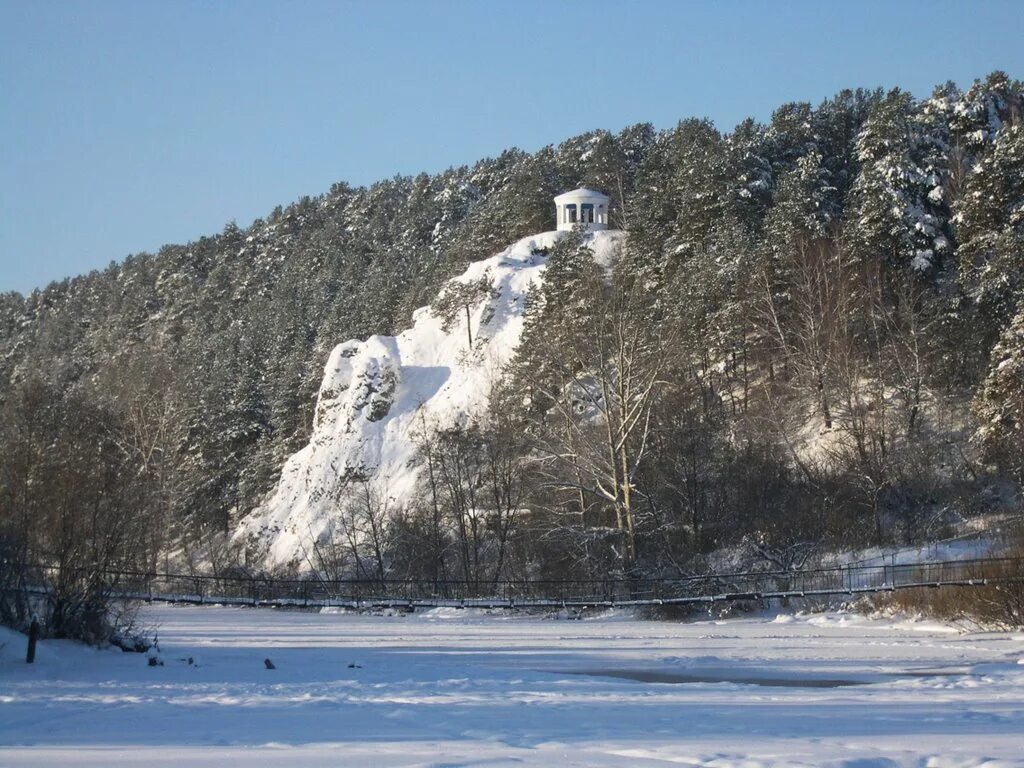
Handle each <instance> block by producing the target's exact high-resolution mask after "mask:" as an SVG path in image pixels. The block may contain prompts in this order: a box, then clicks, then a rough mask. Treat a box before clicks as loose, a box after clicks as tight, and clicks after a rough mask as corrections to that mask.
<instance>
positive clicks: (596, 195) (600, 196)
mask: <svg viewBox="0 0 1024 768" xmlns="http://www.w3.org/2000/svg"><path fill="white" fill-rule="evenodd" d="M580 198H591V199H596V200H603V201H605V202H606V203H607V202H608V195H606V194H605V193H604V192H598V191H597V190H596V189H588V188H587V187H580V188H578V189H571V190H569V191H568V192H563V193H562V194H560V195H558V196H557V197H555V202H556V203H560V202H562V201H563V200H578V199H580Z"/></svg>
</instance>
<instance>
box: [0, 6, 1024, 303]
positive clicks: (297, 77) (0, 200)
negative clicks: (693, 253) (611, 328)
mask: <svg viewBox="0 0 1024 768" xmlns="http://www.w3.org/2000/svg"><path fill="white" fill-rule="evenodd" d="M1022 40H1024V0H1005V1H1004V2H997V1H995V0H991V1H987V2H968V1H967V0H964V1H962V2H943V1H940V0H932V1H928V2H926V1H924V0H922V1H921V2H917V3H910V2H895V1H890V2H881V1H879V2H839V1H838V0H836V1H832V0H815V2H781V1H780V2H774V1H773V2H768V1H767V0H764V1H758V2H740V1H738V0H733V1H731V2H710V0H709V1H708V2H702V3H697V2H692V3H691V2H683V1H682V0H668V1H666V2H655V1H654V0H652V1H651V2H639V1H630V0H617V1H614V2H611V1H609V2H606V1H605V0H589V1H588V2H583V1H581V0H557V2H540V0H504V1H501V2H499V1H497V0H493V1H492V0H478V1H474V2H470V1H468V0H466V1H464V2H457V1H456V0H433V2H425V1H419V2H397V1H395V2H391V1H388V0H383V1H381V2H354V1H352V2H344V1H343V0H325V1H323V2H318V1H317V0H302V1H301V2H297V1H295V2H293V1H287V0H278V1H277V2H266V1H264V0H244V1H243V0H222V1H220V2H213V1H212V0H174V2H163V1H161V2H157V1H156V0H131V1H130V2H109V1H107V0H76V1H75V2H66V3H65V2H53V1H50V0H46V1H44V0H0V291H6V290H19V291H22V292H24V291H27V290H29V289H31V288H33V287H35V286H39V285H43V284H45V283H46V282H48V281H50V280H53V279H59V278H61V277H64V276H66V275H70V274H77V273H81V272H84V271H88V270H90V269H94V268H97V267H102V266H105V265H106V264H107V263H109V262H110V261H111V260H119V259H122V258H123V257H124V256H126V255H128V254H129V253H134V252H139V251H144V250H150V251H152V250H155V249H157V248H158V247H159V246H160V245H161V244H163V243H166V242H184V241H187V240H190V239H194V238H197V237H199V236H200V235H203V234H210V233H214V232H218V231H220V230H221V229H222V228H223V226H224V224H225V223H226V222H228V221H230V220H232V219H234V220H236V221H237V222H238V224H239V225H241V226H245V225H247V224H249V223H250V222H251V221H252V220H253V219H254V218H256V217H258V216H262V215H265V214H266V213H268V212H269V211H271V210H272V209H273V208H274V206H275V205H278V204H287V203H289V202H291V201H293V200H295V199H296V198H298V197H300V196H301V195H307V194H308V195H313V194H318V193H321V192H324V191H326V190H327V189H328V188H329V187H330V185H331V184H332V183H333V182H335V181H342V180H344V181H348V182H350V183H355V184H365V183H368V182H372V181H374V180H376V179H380V178H383V177H387V176H391V175H394V174H397V173H401V174H411V173H416V172H419V171H421V170H426V171H437V170H442V169H444V168H446V167H448V166H450V165H459V164H463V163H469V162H472V161H474V160H477V159H479V158H481V157H485V156H488V155H494V154H496V153H497V152H499V151H501V150H502V149H504V148H506V147H510V146H519V147H522V148H524V149H528V150H535V149H538V148H539V147H541V146H543V145H545V144H549V143H557V142H559V141H561V140H562V139H565V138H568V137H569V136H571V135H573V134H576V133H579V132H581V131H584V130H589V129H593V128H608V129H610V130H616V129H619V128H621V127H623V126H625V125H628V124H631V123H635V122H644V121H649V122H652V123H654V124H655V126H656V127H659V128H664V127H668V126H671V125H674V124H675V122H676V121H678V120H679V119H680V118H684V117H690V116H706V117H710V118H711V119H713V120H714V121H715V123H716V124H717V125H718V126H719V127H720V128H723V129H728V128H731V127H732V126H733V125H735V124H736V123H737V122H738V121H739V120H740V119H742V118H743V117H745V116H747V115H751V116H753V117H755V118H758V119H761V120H765V119H767V118H768V117H769V116H770V114H771V112H772V110H773V108H775V107H776V106H778V105H779V104H781V103H784V102H786V101H793V100H806V101H811V102H818V101H820V100H822V99H824V98H826V97H828V96H830V95H832V94H833V93H835V92H836V91H837V90H839V89H840V88H843V87H857V86H865V87H874V86H885V87H890V86H895V85H899V86H901V87H903V88H906V89H908V90H910V91H911V92H913V93H914V94H916V95H918V96H927V95H928V93H930V91H931V88H932V87H933V86H934V85H935V84H937V83H940V82H944V81H946V80H954V81H956V82H957V83H959V84H960V85H961V86H966V85H969V84H970V82H971V81H972V80H973V79H974V78H976V77H980V76H983V75H985V74H986V73H988V72H989V71H991V70H993V69H1003V70H1005V71H1006V72H1008V73H1009V74H1010V75H1011V76H1012V77H1017V78H1021V77H1024V44H1022V42H1021V41H1022Z"/></svg>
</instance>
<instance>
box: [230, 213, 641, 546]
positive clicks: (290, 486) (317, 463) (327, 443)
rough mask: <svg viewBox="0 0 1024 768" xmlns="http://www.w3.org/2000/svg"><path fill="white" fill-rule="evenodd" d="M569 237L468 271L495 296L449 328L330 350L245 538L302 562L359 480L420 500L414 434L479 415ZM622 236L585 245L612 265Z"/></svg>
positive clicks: (420, 320) (418, 329) (427, 317)
mask: <svg viewBox="0 0 1024 768" xmlns="http://www.w3.org/2000/svg"><path fill="white" fill-rule="evenodd" d="M564 234H565V233H564V232H562V233H559V232H545V233H543V234H539V235H534V236H532V237H527V238H524V239H523V240H520V241H519V242H517V243H515V244H514V245H512V246H511V247H509V248H508V249H506V250H505V251H503V252H501V253H499V254H497V255H495V256H492V257H491V258H489V259H484V260H483V261H478V262H475V263H473V264H471V265H470V266H469V268H468V269H467V270H466V271H465V273H463V274H462V275H461V276H459V277H457V278H455V280H456V281H459V282H463V283H468V282H471V281H476V280H480V279H481V278H482V277H484V276H485V275H486V276H489V278H490V283H491V293H490V296H489V297H488V298H486V299H485V300H481V301H480V302H479V303H478V304H477V305H476V306H475V307H474V308H473V309H472V311H471V316H470V324H471V331H472V336H473V348H472V350H470V349H469V348H468V341H467V332H466V319H465V315H464V314H463V315H461V316H460V317H459V318H458V319H457V320H456V322H454V323H453V324H452V325H451V326H450V327H449V328H448V329H447V330H445V329H444V328H443V324H442V321H441V319H440V318H438V317H436V316H435V315H434V314H433V313H431V311H430V309H429V308H427V307H422V308H420V309H418V310H416V312H415V313H414V314H413V326H412V327H411V328H409V329H408V330H406V331H403V332H402V333H400V334H399V335H398V336H371V337H370V338H369V339H367V340H366V341H347V342H345V343H344V344H340V345H338V346H337V347H336V348H335V349H334V351H333V352H332V353H331V356H330V358H329V359H328V361H327V366H326V369H325V370H324V378H323V383H322V384H321V386H320V394H319V397H318V400H317V406H316V413H315V417H314V423H313V434H312V437H311V439H310V442H309V444H308V445H307V446H306V447H305V448H303V449H302V450H301V451H299V452H298V453H296V454H295V455H294V456H292V457H291V458H290V459H288V461H287V463H286V464H285V467H284V469H283V471H282V473H281V479H280V482H279V484H278V486H277V489H276V490H275V491H274V493H273V494H272V495H271V497H270V498H269V499H268V500H267V501H266V502H265V503H264V504H263V505H262V506H261V507H260V508H258V509H257V510H255V511H254V512H253V513H252V514H251V515H250V516H249V517H248V518H246V520H245V521H244V522H243V525H242V527H241V530H240V532H239V535H240V536H242V537H245V538H246V539H247V540H249V541H250V542H259V544H260V545H261V546H266V547H267V559H268V561H269V562H271V563H276V562H288V561H292V560H296V559H298V560H300V561H301V560H303V559H304V556H305V555H306V554H307V553H308V552H309V550H310V544H311V542H312V541H314V540H316V538H317V537H318V536H321V535H322V534H323V533H324V532H325V531H326V530H327V529H328V526H329V519H330V514H331V511H330V510H331V507H332V505H333V503H334V499H335V497H336V495H337V492H338V489H339V487H340V486H339V483H341V482H343V480H344V478H346V477H347V476H350V475H351V474H352V473H354V472H358V473H369V472H372V473H373V474H374V478H375V483H376V484H377V485H378V486H379V487H380V488H381V489H385V488H386V493H387V494H388V495H390V496H391V497H393V498H394V499H395V500H396V501H397V502H398V503H402V502H403V501H405V500H407V499H409V498H411V495H412V493H414V490H415V485H416V479H417V476H418V473H419V467H418V465H417V462H416V440H417V435H418V434H422V433H423V432H424V430H427V431H429V430H435V429H443V428H446V427H451V426H454V425H455V424H457V423H459V422H462V421H465V419H466V418H467V417H468V416H472V415H475V414H479V413H481V412H482V411H483V410H484V408H485V407H486V403H487V396H488V393H489V392H490V390H491V387H492V385H493V384H494V382H495V381H496V380H497V378H498V377H499V376H500V375H501V371H502V368H503V366H504V365H505V364H506V363H507V362H508V360H509V359H510V357H511V355H512V353H513V352H514V351H515V348H516V346H517V344H518V343H519V337H520V334H521V332H522V326H523V307H524V298H525V295H526V293H527V291H528V290H529V288H530V286H531V284H539V283H540V280H541V278H542V274H543V271H544V266H545V261H546V256H545V255H544V253H543V250H544V249H547V248H550V247H551V246H552V245H554V243H555V241H556V240H557V239H558V238H559V237H561V236H563V235H564ZM622 237H623V234H622V233H621V232H616V231H607V232H595V233H592V234H590V235H589V236H588V245H589V246H590V247H591V248H592V249H593V251H594V255H595V258H596V259H597V260H598V261H599V262H605V261H607V259H608V258H609V257H610V255H611V253H612V251H613V249H614V248H615V245H616V244H617V243H619V242H620V241H621V239H622Z"/></svg>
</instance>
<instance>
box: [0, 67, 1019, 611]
mask: <svg viewBox="0 0 1024 768" xmlns="http://www.w3.org/2000/svg"><path fill="white" fill-rule="evenodd" d="M581 185H585V186H590V187H594V188H597V189H601V190H604V191H605V192H607V193H608V194H609V195H610V196H611V198H612V225H613V226H615V227H617V228H620V229H624V230H626V231H627V232H628V238H627V240H626V245H625V248H624V250H623V252H622V254H621V255H620V258H619V259H618V261H617V263H616V265H615V268H614V270H612V273H611V274H610V275H608V274H605V273H603V272H602V271H601V270H599V269H598V268H597V267H595V265H594V264H593V262H592V261H591V260H590V259H589V258H587V254H586V252H585V249H583V248H582V247H581V246H580V241H579V239H578V238H567V239H566V240H564V241H563V242H561V243H560V244H559V245H558V246H557V247H556V248H555V249H554V251H553V252H552V253H551V254H550V262H549V266H548V272H547V277H546V280H545V283H544V285H543V286H542V287H541V288H539V289H538V290H537V291H536V292H535V295H534V296H532V297H531V301H530V308H529V311H528V315H527V328H526V331H525V334H526V338H525V340H524V343H523V344H522V346H521V350H520V352H519V354H518V355H517V358H516V360H515V361H514V363H513V365H512V366H511V369H510V370H509V371H508V376H507V378H506V383H505V386H504V387H503V388H502V390H501V391H499V392H496V393H494V396H493V398H492V408H491V413H490V414H489V415H488V418H486V419H484V420H482V421H481V423H478V424H476V423H475V424H468V425H466V427H465V428H464V429H459V430H456V431H453V432H446V433H443V434H438V435H434V436H431V437H430V438H429V439H425V440H424V445H423V446H422V456H423V462H424V466H425V467H427V468H428V470H429V471H428V472H426V473H425V478H426V479H425V487H424V490H423V494H422V498H421V499H418V500H416V501H415V502H414V503H409V504H406V505H403V506H402V507H401V508H395V505H394V504H389V503H388V501H387V500H382V499H379V498H376V494H375V493H374V492H373V490H372V488H370V487H369V482H368V481H365V480H364V481H363V483H362V485H361V486H359V487H358V488H357V487H355V486H353V488H351V489H350V490H351V491H352V492H351V493H350V494H349V495H348V496H347V497H346V498H344V499H339V518H340V519H342V518H343V519H345V520H347V521H348V523H347V525H348V526H349V530H352V531H357V532H358V533H359V535H358V536H354V537H349V538H348V539H347V540H346V541H344V542H340V543H339V544H338V545H337V546H336V547H334V551H333V553H332V554H331V556H330V557H325V559H324V563H323V564H324V567H325V568H328V567H329V568H330V569H332V570H333V571H334V572H335V573H339V574H348V575H358V576H374V577H394V578H438V576H439V574H441V575H445V576H450V577H464V578H466V579H468V580H475V581H480V582H486V581H488V580H495V579H498V578H504V577H512V576H538V575H543V576H557V575H567V574H571V575H586V574H589V575H602V576H603V575H606V574H609V573H626V574H630V573H634V574H635V573H644V574H666V573H680V572H687V571H692V570H695V569H699V568H700V567H702V564H706V562H707V558H708V557H709V556H710V555H711V554H712V553H714V552H716V551H719V550H721V549H722V548H725V547H734V548H741V549H743V550H744V551H748V552H751V553H755V554H756V555H757V556H758V557H760V558H761V559H762V560H763V561H764V562H766V563H773V564H775V565H783V566H786V567H791V566H796V565H799V564H801V563H802V562H804V560H805V559H806V558H807V557H808V556H809V555H810V554H811V553H813V552H815V551H818V550H820V549H822V548H828V547H851V546H861V545H867V544H872V543H886V542H908V541H919V540H922V539H926V538H929V537H935V536H937V535H939V534H940V533H941V532H942V531H943V530H946V529H948V527H949V526H950V525H952V524H954V523H955V522H956V521H957V520H962V519H964V518H967V517H970V516H972V515H977V514H979V513H983V512H985V511H988V510H991V509H996V508H1001V507H1006V506H1009V505H1013V504H1015V503H1016V493H1017V487H1018V484H1019V482H1020V481H1021V480H1022V479H1024V432H1022V427H1021V425H1022V419H1024V304H1022V303H1021V296H1022V290H1024V84H1022V83H1021V82H1019V81H1016V80H1013V79H1011V78H1010V77H1008V76H1007V75H1005V74H1003V73H1000V72H996V73H993V74H991V75H989V76H988V77H987V78H986V79H984V80H981V81H978V82H975V83H974V84H973V85H971V86H970V87H969V88H967V89H966V90H961V89H960V88H958V87H957V86H956V85H954V84H951V83H949V84H946V85H942V86H939V87H937V88H936V89H935V91H934V92H933V94H932V95H931V96H930V97H929V98H926V99H920V100H919V99H915V98H914V97H913V96H911V95H910V94H908V93H906V92H903V91H900V90H892V91H889V92H883V91H882V90H855V91H842V92H840V93H838V94H837V95H836V96H834V97H833V98H830V99H828V100H826V101H824V102H822V103H821V104H818V105H816V106H814V105H811V104H807V103H790V104H785V105H782V106H780V107H779V108H778V109H777V110H776V111H775V112H774V113H773V115H772V117H771V119H770V121H768V122H767V124H762V123H759V122H757V121H755V120H752V119H751V120H746V121H744V122H742V123H741V124H739V125H737V126H736V127H735V128H733V129H732V130H731V131H728V132H723V131H722V130H720V129H719V128H717V127H716V126H714V125H713V124H711V123H710V122H709V121H707V120H701V119H687V120H683V121H681V122H680V123H679V124H678V125H676V126H675V127H672V128H670V129H667V130H661V131H657V130H655V129H654V128H653V127H652V126H651V125H646V124H641V125H635V126H631V127H629V128H626V129H625V130H623V131H621V132H619V133H617V134H612V133H609V132H606V131H594V132H591V133H587V134H583V135H580V136H577V137H574V138H571V139H569V140H567V141H565V142H563V143H562V144H560V145H558V146H557V147H554V146H550V147H545V148H543V149H541V150H540V151H538V152H536V153H532V154H531V153H527V152H523V151H519V150H514V149H513V150H508V151H506V152H503V153H502V154H501V155H500V156H498V157H496V158H489V159H486V160H482V161H480V162H477V163H475V164H473V165H471V166H463V167H459V168H452V169H449V170H447V171H445V172H443V173H439V174H436V175H427V174H421V175H419V176H415V177H412V176H410V177H396V178H393V179H389V180H386V181H381V182H379V183H376V184H374V185H372V186H370V187H369V188H355V187H351V186H349V185H346V184H344V183H339V184H336V185H335V186H334V187H332V188H331V190H330V191H329V192H327V193H326V194H324V195H321V196H318V197H309V198H303V199H301V200H299V201H298V202H296V203H293V204H292V205H289V206H287V207H284V208H278V209H275V210H274V211H273V212H272V213H270V215H268V216H267V217H266V218H265V219H260V220H257V221H255V222H254V223H253V224H252V225H251V226H250V227H248V228H246V229H241V228H239V227H238V226H236V225H234V224H229V225H228V226H226V227H225V229H224V231H223V232H222V233H220V234H218V235H215V236H211V237H203V238H200V239H199V240H197V241H195V242H191V243H188V244H186V245H168V246H165V247H164V248H162V249H161V250H160V251H159V252H158V253H156V254H149V253H143V254H137V255H134V256H130V257H128V258H127V259H125V260H124V261H122V262H118V263H112V264H111V265H110V266H109V267H108V268H107V269H105V270H102V271H98V272H93V273H90V274H88V275H83V276H80V277H75V278H70V279H67V280H64V281H61V282H58V283H53V284H51V285H49V286H47V287H46V288H44V289H41V290H38V291H33V292H32V293H31V294H29V295H28V296H21V295H19V294H5V295H2V296H0V562H2V563H3V571H2V572H0V587H3V586H7V585H9V584H17V583H19V579H22V578H23V577H24V569H25V567H27V566H28V565H30V564H33V563H38V562H41V561H45V562H52V563H57V564H62V565H73V566H76V567H79V566H80V567H83V568H85V567H86V566H88V568H90V569H93V572H95V569H97V568H100V567H111V566H119V567H134V568H140V569H156V568H159V567H161V566H162V565H163V564H164V563H165V560H163V559H162V558H166V557H167V556H168V554H169V553H171V552H176V553H178V555H179V556H184V558H185V560H190V559H191V560H192V561H193V562H199V561H202V562H203V563H205V564H207V565H208V566H211V567H214V568H218V569H223V568H228V567H230V566H232V565H235V564H237V563H239V562H243V561H244V559H245V552H242V551H238V550H232V548H231V547H230V546H229V543H228V539H227V536H226V534H228V533H229V532H230V531H231V530H232V529H233V526H234V525H235V524H236V523H237V521H238V520H239V519H241V518H242V517H244V516H245V515H246V514H247V513H248V512H250V511H251V510H252V509H254V508H255V507H256V506H257V505H258V504H259V503H260V501H261V500H262V499H263V498H264V497H265V496H266V494H267V493H268V492H269V491H270V489H271V488H272V487H273V486H274V484H275V482H276V480H277V477H278V473H279V472H280V469H281V466H282V464H283V463H284V460H285V458H286V457H287V456H288V455H290V454H291V453H293V452H294V451H295V450H297V449H298V448H300V447H301V446H302V445H303V444H304V442H305V441H306V439H307V438H308V436H309V430H310V424H311V420H312V415H313V408H314V399H315V396H316V391H317V387H318V384H319V381H320V377H321V372H322V368H323V365H324V362H325V360H326V357H327V354H328V353H329V351H330V350H331V348H332V347H333V346H334V345H335V344H337V343H338V342H341V341H344V340H346V339H349V338H365V337H366V336H368V335H370V334H374V333H390V332H393V331H396V330H400V329H402V328H403V327H405V326H406V325H407V324H408V323H409V319H410V315H411V312H412V310H413V309H415V308H416V307H419V306H423V305H427V304H430V303H431V302H432V301H433V300H434V298H435V296H436V295H437V293H438V291H439V290H440V289H441V287H442V286H443V285H444V283H445V281H446V280H447V279H448V278H450V277H451V276H453V275H455V274H458V273H459V272H461V271H462V269H463V268H464V267H465V265H466V264H467V263H469V262H471V261H475V260H478V259H481V258H484V257H486V256H488V255H490V254H492V253H494V252H496V251H498V250H500V249H501V248H503V247H504V246H506V245H507V244H509V243H511V242H513V241H515V240H517V239H518V238H521V237H523V236H526V235H529V234H532V233H536V232H541V231H545V230H550V229H553V228H554V209H553V205H552V202H551V201H552V197H553V196H554V195H555V194H557V193H559V192H561V191H564V190H566V189H570V188H573V187H577V186H581ZM524 393H525V394H524ZM356 485H359V484H358V483H356ZM385 509H386V510H387V515H386V519H385V516H383V514H382V513H383V510H385ZM69 573H70V570H69ZM66 588H67V590H68V594H69V598H68V601H67V603H68V606H69V607H68V608H67V610H68V612H69V613H72V612H74V611H75V610H77V611H85V610H88V605H89V600H88V595H89V594H90V593H89V590H90V589H96V588H97V587H96V586H95V585H91V584H90V583H89V581H88V579H86V580H84V581H83V580H74V579H71V578H70V577H69V583H68V585H67V587H66ZM83 606H84V607H83ZM0 611H2V612H3V616H0V618H2V619H3V620H5V621H7V622H9V623H18V622H19V621H23V620H24V616H22V615H20V612H23V611H24V607H23V606H18V605H15V604H13V603H9V602H4V601H0Z"/></svg>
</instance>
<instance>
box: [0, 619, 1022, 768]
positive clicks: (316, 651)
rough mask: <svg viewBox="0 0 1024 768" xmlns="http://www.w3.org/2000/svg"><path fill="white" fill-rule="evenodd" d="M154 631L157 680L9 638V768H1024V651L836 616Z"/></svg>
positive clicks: (200, 626)
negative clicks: (27, 647)
mask: <svg viewBox="0 0 1024 768" xmlns="http://www.w3.org/2000/svg"><path fill="white" fill-rule="evenodd" d="M147 616H148V618H149V620H151V621H152V622H154V623H159V625H160V640H161V645H162V647H163V658H164V661H165V663H166V666H164V667H156V668H151V667H147V666H146V659H145V657H144V656H141V655H136V654H122V653H119V652H112V651H105V652H101V651H93V650H89V649H84V648H81V647H78V646H74V645H71V644H68V643H63V642H46V643H43V644H42V645H41V647H40V652H39V659H38V663H37V664H36V665H35V666H33V667H28V666H26V665H25V664H24V663H23V661H21V660H20V659H21V656H22V653H23V650H24V649H23V638H21V637H20V636H16V635H14V634H12V633H9V632H6V631H4V632H3V634H0V645H4V644H6V645H5V646H4V647H3V648H2V649H0V766H40V765H48V766H58V765H60V766H63V765H73V766H97V767H98V766H111V765H145V766H148V767H155V766H225V765H244V766H271V765H275V766H276V765H287V766H338V765H354V766H356V765H358V766H414V765H415V766H428V765H429V766H461V765H480V766H511V765H517V766H522V765H527V766H537V765H558V766H577V765H587V766H591V765H593V766H606V765H629V766H654V765H672V764H674V765H683V766H686V765H711V766H760V765H786V766H792V765H815V766H847V767H848V768H855V767H856V768H869V767H874V766H895V765H899V766H922V767H924V766H929V767H931V768H941V767H942V766H951V767H952V766H957V767H966V766H980V765H984V766H987V767H988V768H995V767H996V766H1010V765H1013V766H1024V663H1021V661H1022V659H1024V635H1022V634H1012V633H1002V634H1000V633H986V634H960V633H958V632H957V631H956V630H954V629H952V628H950V627H946V626H943V625H938V624H929V623H907V622H903V623H901V622H894V621H880V620H870V619H866V618H862V617H857V616H845V615H840V614H825V615H817V616H808V617H796V618H794V617H790V616H782V617H779V618H777V619H774V620H773V619H772V618H771V617H768V618H750V619H731V620H727V621H702V622H694V623H685V624H683V623H674V622H643V621H635V620H633V619H631V618H629V617H626V616H621V615H620V616H610V617H603V618H597V619H590V620H584V621H565V620H554V619H542V618H526V617H518V616H516V617H496V616H480V615H472V614H468V613H466V612H456V611H436V612H433V613H430V614H426V615H421V616H394V617H367V616H352V615H341V614H321V615H318V614H308V613H299V612H286V611H272V610H252V609H234V608H214V607H205V608H198V607H197V608H183V607H162V608H157V607H154V608H151V609H148V614H147ZM188 656H192V657H194V658H195V657H196V656H198V660H199V665H198V666H189V665H188V663H187V661H185V660H184V659H187V657H188ZM267 657H269V658H270V659H272V660H273V662H274V664H275V665H276V666H277V669H275V670H268V669H265V668H264V664H263V660H264V658H267ZM352 664H355V665H358V666H354V667H351V666H350V665H352ZM633 678H641V679H639V680H638V679H633ZM652 680H656V681H660V682H652Z"/></svg>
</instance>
